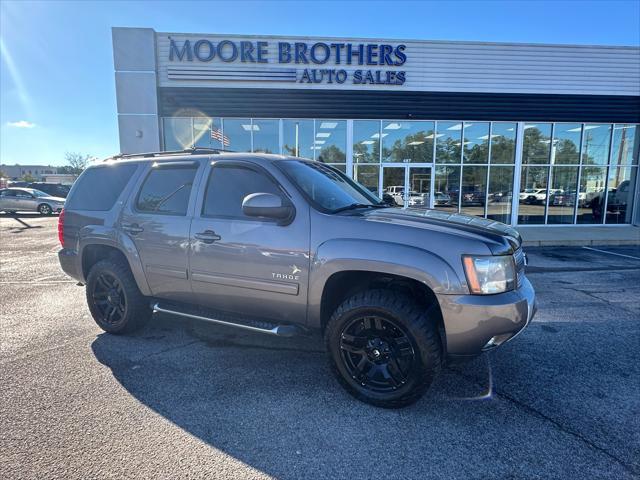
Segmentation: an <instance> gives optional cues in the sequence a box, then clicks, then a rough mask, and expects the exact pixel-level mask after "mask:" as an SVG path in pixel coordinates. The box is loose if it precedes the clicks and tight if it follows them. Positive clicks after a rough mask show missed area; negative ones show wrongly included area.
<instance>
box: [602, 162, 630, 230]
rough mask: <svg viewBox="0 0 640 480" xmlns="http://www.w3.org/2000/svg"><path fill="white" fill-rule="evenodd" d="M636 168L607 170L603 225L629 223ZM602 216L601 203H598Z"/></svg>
mask: <svg viewBox="0 0 640 480" xmlns="http://www.w3.org/2000/svg"><path fill="white" fill-rule="evenodd" d="M636 170H637V168H636V167H633V168H630V167H617V168H611V169H609V185H608V187H607V190H608V194H607V201H606V205H607V208H606V210H607V211H606V215H605V223H609V224H611V223H631V210H632V208H631V207H632V205H633V186H634V185H635V180H636V174H637V172H636ZM598 207H599V210H600V214H601V215H602V211H603V208H602V203H601V202H598V203H597V204H596V208H598Z"/></svg>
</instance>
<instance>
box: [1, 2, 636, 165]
mask: <svg viewBox="0 0 640 480" xmlns="http://www.w3.org/2000/svg"><path fill="white" fill-rule="evenodd" d="M0 9H1V11H0V38H1V40H2V43H1V45H0V47H1V55H2V59H1V62H0V163H6V164H14V163H25V164H27V163H30V164H35V163H39V164H41V163H44V164H53V165H63V164H64V153H65V152H67V151H73V152H81V153H84V154H90V155H94V156H97V157H105V156H107V155H110V154H113V153H117V151H118V130H117V120H116V101H115V86H114V77H113V57H112V51H111V31H110V29H111V27H112V26H130V27H152V28H155V29H156V30H157V31H174V32H201V33H243V34H275V35H278V34H283V35H317V36H328V37H329V36H331V37H341V36H343V37H351V36H354V37H356V36H357V37H371V38H376V37H382V38H399V39H403V38H410V39H414V38H415V39H428V40H478V41H497V42H500V41H508V42H536V43H575V44H604V45H635V46H637V45H640V20H639V18H640V0H629V1H579V0H574V1H560V0H557V1H525V0H522V1H510V2H499V1H450V2H444V1H432V2H428V1H422V2H401V1H396V2H392V1H372V0H366V1H361V2H347V1H335V2H320V1H315V2H312V1H309V2H304V1H291V2H289V1H286V2H280V1H278V2H276V1H273V2H268V1H263V2H241V1H236V2H205V1H201V2H180V1H158V2H153V1H146V2H125V1H111V2H91V1H84V2H81V1H73V2H56V1H46V2H29V1H11V0H2V1H0Z"/></svg>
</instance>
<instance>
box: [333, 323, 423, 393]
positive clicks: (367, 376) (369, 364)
mask: <svg viewBox="0 0 640 480" xmlns="http://www.w3.org/2000/svg"><path fill="white" fill-rule="evenodd" d="M340 350H341V356H342V361H343V362H344V366H345V368H346V370H347V372H348V373H349V375H350V376H351V377H352V378H353V379H354V380H355V381H357V382H358V383H360V384H361V385H362V386H363V387H365V388H366V389H368V390H371V391H372V392H376V393H385V392H390V391H394V390H397V389H398V388H399V387H401V386H402V385H404V384H405V383H406V382H407V380H408V377H409V374H410V372H411V369H412V368H413V366H414V361H415V351H414V349H413V346H412V344H411V340H410V339H409V337H408V335H407V333H406V332H405V331H404V329H403V328H402V327H401V326H400V325H398V324H396V323H395V322H393V321H392V320H390V319H386V318H382V317H378V316H365V317H358V318H355V319H353V320H352V321H351V322H350V323H349V324H348V325H347V326H346V327H345V328H344V329H343V331H342V334H341V336H340Z"/></svg>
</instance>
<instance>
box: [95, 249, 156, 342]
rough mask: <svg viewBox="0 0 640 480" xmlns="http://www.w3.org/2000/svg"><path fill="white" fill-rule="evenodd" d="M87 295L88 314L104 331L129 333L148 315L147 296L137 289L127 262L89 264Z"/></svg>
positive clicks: (139, 326)
mask: <svg viewBox="0 0 640 480" xmlns="http://www.w3.org/2000/svg"><path fill="white" fill-rule="evenodd" d="M86 296H87V305H88V306H89V310H90V311H91V316H92V317H93V319H94V320H95V322H96V323H97V324H98V326H99V327H100V328H101V329H102V330H104V331H105V332H109V333H115V334H122V333H131V332H134V331H136V330H139V329H140V328H142V327H143V326H144V325H145V324H146V323H147V322H148V321H149V319H150V318H151V314H152V311H151V308H150V306H149V301H148V299H146V298H145V297H144V295H142V293H140V290H138V286H137V285H136V282H135V279H134V278H133V275H132V274H131V270H129V265H127V264H126V263H124V262H123V261H122V260H120V259H117V258H113V259H112V258H109V259H105V260H101V261H99V262H97V263H96V264H95V265H94V266H93V267H91V271H90V272H89V275H88V276H87V286H86Z"/></svg>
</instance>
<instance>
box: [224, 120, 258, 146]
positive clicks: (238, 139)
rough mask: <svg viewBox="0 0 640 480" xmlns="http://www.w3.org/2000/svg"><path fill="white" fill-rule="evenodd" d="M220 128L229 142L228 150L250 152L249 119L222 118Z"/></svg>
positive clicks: (250, 127) (250, 126) (250, 128)
mask: <svg viewBox="0 0 640 480" xmlns="http://www.w3.org/2000/svg"><path fill="white" fill-rule="evenodd" d="M222 121H223V123H222V127H223V129H224V136H225V137H226V138H227V140H228V142H229V147H228V150H233V151H234V152H250V151H251V130H252V128H253V125H251V119H250V118H224V119H223V120H222Z"/></svg>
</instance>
